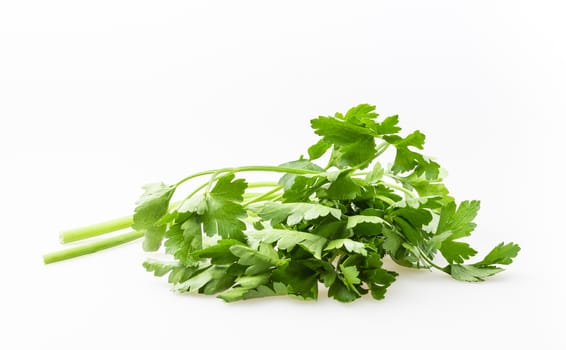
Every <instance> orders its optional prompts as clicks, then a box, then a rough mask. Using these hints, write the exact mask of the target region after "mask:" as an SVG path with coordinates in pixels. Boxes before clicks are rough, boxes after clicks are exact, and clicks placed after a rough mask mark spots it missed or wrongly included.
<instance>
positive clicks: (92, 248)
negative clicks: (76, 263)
mask: <svg viewBox="0 0 566 350" xmlns="http://www.w3.org/2000/svg"><path fill="white" fill-rule="evenodd" d="M141 237H143V233H142V232H138V231H132V232H128V233H123V234H121V235H118V236H114V237H111V238H107V239H103V240H100V241H97V242H93V243H89V244H83V245H81V246H78V247H73V248H69V249H65V250H60V251H57V252H53V253H48V254H45V255H44V256H43V262H44V263H45V264H51V263H54V262H57V261H62V260H67V259H72V258H76V257H78V256H81V255H86V254H92V253H96V252H98V251H100V250H104V249H108V248H112V247H115V246H118V245H121V244H124V243H128V242H131V241H134V240H136V239H138V238H141Z"/></svg>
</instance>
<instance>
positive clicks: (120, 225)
mask: <svg viewBox="0 0 566 350" xmlns="http://www.w3.org/2000/svg"><path fill="white" fill-rule="evenodd" d="M133 223H134V219H133V217H132V216H124V217H121V218H117V219H113V220H109V221H104V222H100V223H97V224H94V225H90V226H85V227H79V228H75V229H71V230H67V231H62V232H61V233H60V234H59V238H60V240H61V243H69V242H76V241H80V240H83V239H87V238H92V237H96V236H100V235H103V234H105V233H109V232H114V231H118V230H122V229H125V228H128V227H130V226H132V224H133Z"/></svg>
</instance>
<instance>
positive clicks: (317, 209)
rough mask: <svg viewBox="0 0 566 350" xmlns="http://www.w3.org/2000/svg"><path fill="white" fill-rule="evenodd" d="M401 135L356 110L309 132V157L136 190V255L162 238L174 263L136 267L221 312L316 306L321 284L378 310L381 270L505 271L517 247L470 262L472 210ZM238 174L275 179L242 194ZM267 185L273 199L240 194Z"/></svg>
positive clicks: (390, 277) (418, 144)
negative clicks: (236, 307)
mask: <svg viewBox="0 0 566 350" xmlns="http://www.w3.org/2000/svg"><path fill="white" fill-rule="evenodd" d="M398 124H399V117H398V116H396V115H394V116H390V117H387V118H380V116H379V115H378V114H377V113H375V106H372V105H368V104H361V105H359V106H356V107H354V108H351V109H350V110H348V111H347V112H346V113H345V114H342V113H336V114H334V115H333V116H320V117H318V118H315V119H313V120H312V121H311V126H312V128H313V129H314V132H315V134H316V135H319V136H320V138H319V139H318V140H317V141H316V143H315V144H313V145H312V146H310V147H309V148H308V157H309V159H304V158H303V157H300V158H299V159H298V160H294V161H291V162H288V163H284V164H281V165H280V166H248V167H240V168H223V169H219V170H213V171H205V172H202V173H197V174H194V175H191V176H189V177H187V178H186V179H184V180H182V181H180V182H179V183H177V184H176V185H174V186H168V185H165V184H163V183H158V184H151V185H148V186H146V187H144V190H145V191H144V193H143V195H142V196H141V198H140V200H139V201H138V202H137V206H136V209H135V213H134V216H133V222H134V225H133V227H134V229H136V230H138V231H140V232H143V234H144V249H145V250H148V251H155V250H157V249H158V248H159V247H160V246H161V243H162V240H163V239H165V252H166V253H167V254H168V255H170V256H171V257H172V259H173V260H174V261H173V262H159V261H155V260H148V261H146V262H145V263H144V267H145V268H146V269H147V270H148V271H150V272H152V273H153V274H154V275H155V276H168V280H169V282H170V283H172V284H173V285H174V289H175V290H176V291H179V292H187V293H201V294H207V295H217V296H218V297H219V298H221V299H223V300H224V301H227V302H233V301H238V300H245V299H252V298H261V297H272V296H280V295H289V296H292V297H293V298H298V299H301V300H315V299H317V298H318V295H319V285H320V284H321V283H322V284H324V286H326V287H327V288H328V290H327V293H328V296H329V297H331V298H334V299H336V300H338V301H340V302H351V301H354V300H356V299H358V298H360V297H362V296H364V295H366V294H368V295H371V297H373V298H374V299H376V300H381V299H383V298H384V297H385V294H386V291H387V288H388V287H389V286H390V285H391V284H392V283H393V282H394V281H395V279H396V277H397V273H396V272H393V271H389V270H386V269H384V268H383V260H384V259H391V260H393V262H395V263H397V264H399V265H402V266H406V267H410V268H424V269H431V268H434V269H438V270H440V271H443V272H445V273H447V274H449V275H451V276H452V277H453V278H454V279H456V280H461V281H468V282H477V281H483V280H485V279H486V278H488V277H490V276H492V275H494V274H497V273H499V272H501V271H503V269H502V268H501V266H502V265H509V264H510V263H512V261H513V258H515V257H516V256H517V254H518V252H519V250H520V248H519V246H518V245H516V244H514V243H508V244H504V243H501V244H499V245H497V246H496V247H495V248H494V249H493V250H492V251H491V252H489V253H488V254H487V255H486V256H485V257H484V258H483V259H482V260H480V261H478V262H476V263H470V262H469V261H468V259H470V258H471V257H473V256H475V255H476V254H477V251H476V250H475V249H473V248H472V247H471V246H470V245H469V243H467V242H463V241H462V239H464V238H467V237H469V236H470V235H471V233H472V231H473V230H474V229H475V227H476V224H475V223H474V219H475V218H476V216H477V213H478V210H479V207H480V203H479V201H475V200H472V201H462V202H460V203H459V204H458V203H457V202H456V201H455V199H454V198H453V197H451V196H450V194H449V191H448V189H447V187H446V186H445V184H444V183H443V179H442V176H441V173H442V172H441V171H440V166H439V164H438V163H437V162H435V161H434V160H432V159H431V158H429V157H427V156H425V155H423V154H421V153H420V151H421V150H422V149H423V148H424V142H425V135H424V134H423V133H421V132H420V131H414V132H411V133H409V134H408V135H406V136H404V135H401V134H400V132H401V128H400V127H399V125H398ZM262 147H264V146H263V145H262ZM387 151H391V152H394V161H393V164H392V165H390V166H386V165H385V164H384V162H380V161H379V160H380V159H378V158H379V157H380V156H381V154H383V153H384V152H387ZM392 155H393V154H392ZM295 159H296V158H295ZM317 159H327V161H328V164H326V165H323V166H321V165H319V164H316V163H315V162H314V161H315V160H317ZM363 169H366V170H363ZM244 171H269V172H277V173H280V177H279V179H278V182H277V183H260V184H258V183H256V184H253V183H252V184H250V185H249V186H248V183H247V182H246V180H244V179H243V178H236V174H238V176H240V173H241V172H244ZM201 175H210V178H209V181H208V182H206V183H205V184H203V185H202V186H200V187H195V188H196V190H195V191H193V192H192V193H191V194H190V195H188V196H187V197H186V198H184V199H182V200H181V201H180V202H177V203H175V204H171V205H170V203H169V202H170V200H171V198H172V196H173V193H174V192H175V191H176V190H177V188H178V187H179V186H180V185H181V184H183V183H184V182H185V181H187V180H190V179H193V178H196V177H198V176H201ZM265 186H268V187H271V188H269V189H268V190H266V191H265V192H263V193H257V192H250V191H248V189H249V188H254V190H255V189H257V188H261V187H265ZM439 253H440V254H439ZM442 257H443V258H444V260H445V261H446V263H445V264H444V266H440V265H439V264H441V263H440V262H439V259H441V258H442Z"/></svg>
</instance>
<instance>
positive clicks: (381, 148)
mask: <svg viewBox="0 0 566 350" xmlns="http://www.w3.org/2000/svg"><path fill="white" fill-rule="evenodd" d="M390 145H391V144H390V143H389V142H383V143H380V144H379V146H377V147H376V148H375V157H374V158H377V157H379V156H380V155H382V154H383V152H385V151H387V148H389V146H390Z"/></svg>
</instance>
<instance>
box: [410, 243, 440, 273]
mask: <svg viewBox="0 0 566 350" xmlns="http://www.w3.org/2000/svg"><path fill="white" fill-rule="evenodd" d="M417 250H418V251H419V255H420V256H421V258H423V260H424V261H426V262H427V263H428V264H429V265H430V266H432V267H434V268H435V269H437V270H440V271H444V269H443V268H442V267H440V266H439V265H436V264H435V263H434V262H432V260H431V259H429V258H428V256H427V255H426V254H425V253H424V252H423V251H422V250H421V249H420V248H417Z"/></svg>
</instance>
